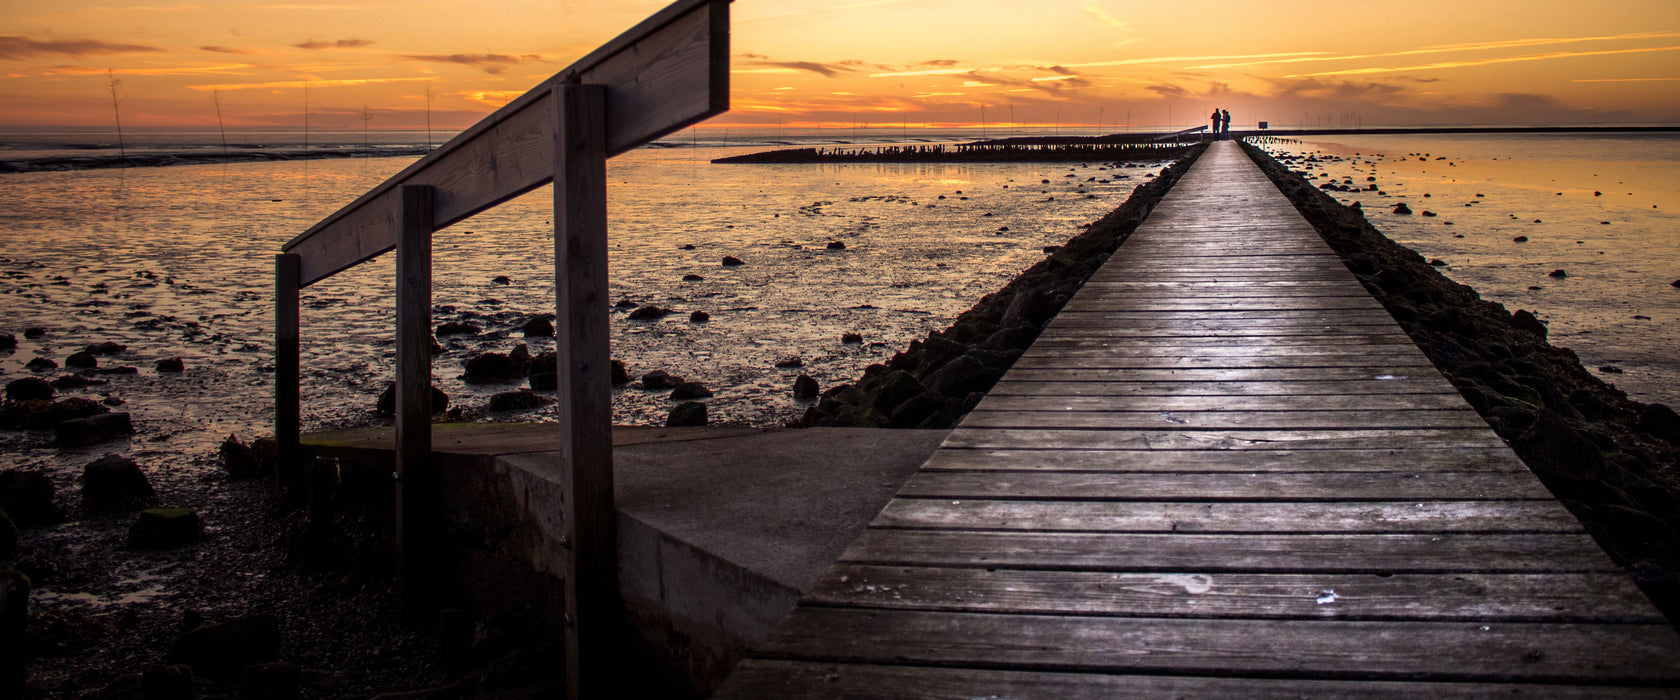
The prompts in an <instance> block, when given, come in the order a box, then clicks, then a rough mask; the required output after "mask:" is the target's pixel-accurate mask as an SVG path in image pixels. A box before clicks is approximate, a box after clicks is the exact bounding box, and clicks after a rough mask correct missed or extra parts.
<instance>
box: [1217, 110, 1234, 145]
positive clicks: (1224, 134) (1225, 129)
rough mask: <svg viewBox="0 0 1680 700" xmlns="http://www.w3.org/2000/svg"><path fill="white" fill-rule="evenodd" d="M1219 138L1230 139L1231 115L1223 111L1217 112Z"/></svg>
mask: <svg viewBox="0 0 1680 700" xmlns="http://www.w3.org/2000/svg"><path fill="white" fill-rule="evenodd" d="M1219 138H1221V139H1224V140H1227V141H1229V140H1230V139H1231V113H1230V112H1228V111H1225V110H1223V109H1222V110H1219Z"/></svg>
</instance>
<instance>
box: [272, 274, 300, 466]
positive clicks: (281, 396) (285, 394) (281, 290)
mask: <svg viewBox="0 0 1680 700" xmlns="http://www.w3.org/2000/svg"><path fill="white" fill-rule="evenodd" d="M298 290H299V285H298V256H296V255H292V254H290V253H281V254H279V255H276V256H274V441H275V443H276V446H277V447H278V450H277V452H278V455H277V456H276V459H275V462H274V469H275V474H274V478H275V480H276V481H277V482H279V483H287V482H286V479H287V478H288V477H289V476H290V475H291V474H292V473H293V472H294V471H295V470H296V469H298V460H299V456H298V454H299V452H298V440H299V439H300V438H301V436H302V423H303V403H302V401H303V397H302V395H301V394H300V393H299V392H300V391H301V389H302V386H301V382H302V379H303V375H302V366H301V364H300V362H301V355H300V354H299V353H300V352H301V350H302V349H301V347H300V337H299V327H300V323H301V321H302V316H301V311H302V309H301V308H300V306H299V299H298Z"/></svg>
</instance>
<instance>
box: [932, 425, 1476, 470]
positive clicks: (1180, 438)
mask: <svg viewBox="0 0 1680 700" xmlns="http://www.w3.org/2000/svg"><path fill="white" fill-rule="evenodd" d="M965 423H966V421H965ZM945 446H946V447H962V448H970V449H1021V448H1035V447H1036V448H1044V447H1055V448H1058V449H1095V450H1127V449H1130V450H1197V451H1207V450H1231V451H1241V450H1276V449H1280V448H1287V449H1290V450H1318V451H1325V452H1335V451H1341V450H1380V449H1387V450H1410V449H1450V448H1457V447H1484V448H1495V449H1497V448H1501V447H1504V446H1505V443H1504V442H1502V441H1500V439H1499V437H1498V436H1497V435H1494V434H1493V431H1491V430H1488V429H1486V428H1482V429H1479V430H1473V429H1462V428H1461V429H1428V428H1426V429H1420V430H1383V429H1370V430H1184V429H1180V430H1054V429H1030V430H1010V429H983V428H975V429H971V428H968V427H967V426H966V425H963V424H960V425H958V427H957V429H956V430H953V431H951V434H950V436H949V437H947V438H945ZM1340 458H1341V456H1340V455H1335V454H1326V455H1324V457H1323V459H1324V461H1326V462H1330V461H1336V460H1339V459H1340Z"/></svg>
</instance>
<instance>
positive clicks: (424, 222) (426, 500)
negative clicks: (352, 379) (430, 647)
mask: <svg viewBox="0 0 1680 700" xmlns="http://www.w3.org/2000/svg"><path fill="white" fill-rule="evenodd" d="M397 193H398V197H399V198H400V199H401V201H402V209H401V210H400V214H399V216H398V228H399V230H400V233H401V236H400V237H399V238H398V239H397V265H396V274H397V280H396V297H397V309H396V312H397V313H396V316H397V324H396V346H397V373H396V374H397V381H396V384H397V426H396V432H397V441H396V442H397V445H396V463H397V465H396V469H397V473H396V478H397V484H396V514H397V532H396V542H395V544H396V547H395V548H396V552H397V564H398V566H397V597H398V599H399V600H400V601H401V605H402V610H403V617H404V619H406V620H408V621H410V622H411V623H417V622H421V621H423V620H426V619H427V617H426V613H427V612H428V608H429V607H430V606H431V605H432V604H433V603H434V601H433V600H432V597H433V596H432V590H431V588H432V586H431V585H430V584H431V582H432V581H434V580H436V578H437V576H436V575H435V574H434V573H433V572H432V571H431V566H430V564H431V562H432V560H433V559H434V556H433V552H434V550H435V549H436V546H437V543H436V542H434V541H433V537H432V530H433V529H434V527H433V526H434V524H435V523H434V521H435V520H437V519H438V517H439V513H438V510H437V501H438V495H439V494H438V493H437V489H438V476H437V471H436V470H435V469H434V468H433V467H432V459H431V450H432V347H431V346H432V188H431V187H428V186H426V185H403V186H401V187H398V188H397Z"/></svg>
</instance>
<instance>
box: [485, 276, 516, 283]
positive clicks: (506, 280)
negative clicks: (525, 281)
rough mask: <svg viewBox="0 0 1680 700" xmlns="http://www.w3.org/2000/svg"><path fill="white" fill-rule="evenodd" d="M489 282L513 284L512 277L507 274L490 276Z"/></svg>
mask: <svg viewBox="0 0 1680 700" xmlns="http://www.w3.org/2000/svg"><path fill="white" fill-rule="evenodd" d="M490 284H513V279H512V278H509V277H508V276H507V275H496V276H495V277H492V278H490Z"/></svg>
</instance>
